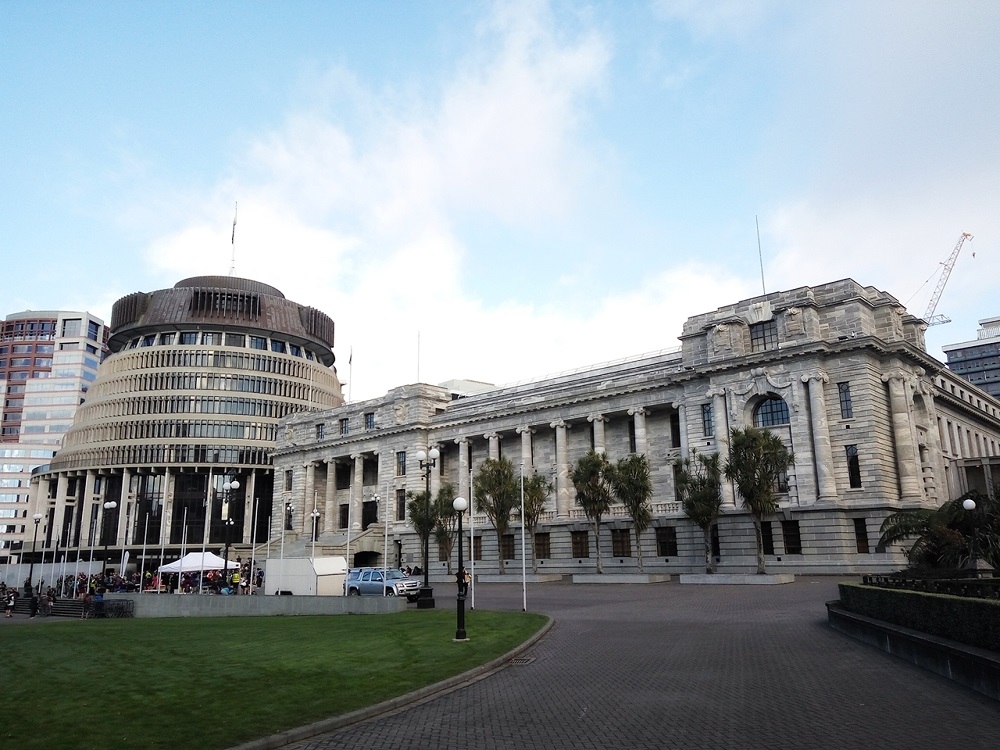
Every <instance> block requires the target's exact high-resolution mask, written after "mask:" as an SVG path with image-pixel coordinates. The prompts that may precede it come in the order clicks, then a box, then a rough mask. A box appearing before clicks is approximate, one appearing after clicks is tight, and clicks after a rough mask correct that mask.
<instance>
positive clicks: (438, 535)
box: [432, 482, 458, 575]
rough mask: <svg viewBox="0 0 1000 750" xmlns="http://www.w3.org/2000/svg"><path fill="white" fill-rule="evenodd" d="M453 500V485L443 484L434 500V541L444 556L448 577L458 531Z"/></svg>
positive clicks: (450, 571)
mask: <svg viewBox="0 0 1000 750" xmlns="http://www.w3.org/2000/svg"><path fill="white" fill-rule="evenodd" d="M454 500H455V485H453V484H452V483H451V482H444V483H442V484H441V486H440V487H439V488H438V493H437V497H435V498H434V507H433V508H432V511H433V513H434V541H435V542H437V545H438V548H439V549H440V550H441V551H442V553H443V554H444V559H445V560H447V564H448V575H451V573H452V570H451V551H452V549H453V548H454V547H455V534H456V533H457V531H458V528H457V524H458V514H457V513H456V512H455V507H454V506H453V505H452V503H453V502H454Z"/></svg>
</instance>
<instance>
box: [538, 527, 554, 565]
mask: <svg viewBox="0 0 1000 750" xmlns="http://www.w3.org/2000/svg"><path fill="white" fill-rule="evenodd" d="M535 557H537V558H538V559H539V560H548V559H549V558H550V557H552V552H551V543H550V541H549V533H548V532H547V531H540V532H538V533H537V534H535Z"/></svg>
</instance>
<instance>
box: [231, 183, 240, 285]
mask: <svg viewBox="0 0 1000 750" xmlns="http://www.w3.org/2000/svg"><path fill="white" fill-rule="evenodd" d="M239 208H240V204H239V201H237V202H236V206H235V207H234V208H233V238H232V240H231V241H230V244H231V245H232V246H233V255H232V258H231V259H230V261H229V275H230V276H235V275H236V214H237V213H238V212H239Z"/></svg>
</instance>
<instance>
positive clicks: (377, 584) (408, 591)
mask: <svg viewBox="0 0 1000 750" xmlns="http://www.w3.org/2000/svg"><path fill="white" fill-rule="evenodd" d="M344 586H345V588H346V589H347V595H348V596H405V597H406V600H407V601H410V602H415V601H416V600H417V597H419V596H420V581H419V580H417V579H416V578H409V577H407V576H406V575H405V574H404V573H403V571H401V570H396V569H395V568H389V569H382V568H351V570H349V571H348V572H347V582H346V583H345V584H344Z"/></svg>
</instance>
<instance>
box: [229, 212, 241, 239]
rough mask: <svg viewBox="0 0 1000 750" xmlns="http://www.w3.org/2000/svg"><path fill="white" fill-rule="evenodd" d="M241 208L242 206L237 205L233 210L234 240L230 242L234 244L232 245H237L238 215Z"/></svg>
mask: <svg viewBox="0 0 1000 750" xmlns="http://www.w3.org/2000/svg"><path fill="white" fill-rule="evenodd" d="M239 208H240V204H239V203H237V204H236V207H235V208H234V209H233V238H232V240H231V241H230V244H232V245H235V244H236V215H237V213H239Z"/></svg>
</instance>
